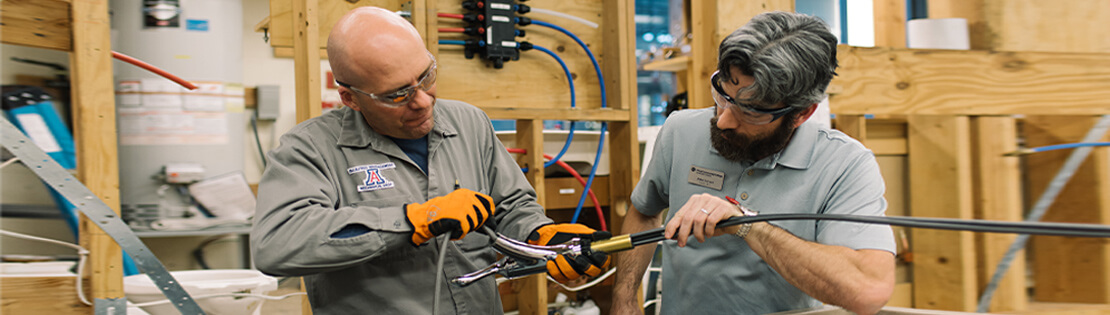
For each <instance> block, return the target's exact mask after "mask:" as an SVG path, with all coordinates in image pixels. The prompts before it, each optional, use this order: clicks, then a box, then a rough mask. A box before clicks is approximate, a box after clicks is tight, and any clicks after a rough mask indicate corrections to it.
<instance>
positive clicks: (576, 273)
mask: <svg viewBox="0 0 1110 315" xmlns="http://www.w3.org/2000/svg"><path fill="white" fill-rule="evenodd" d="M611 236H612V235H611V234H609V232H598V231H597V230H594V229H591V228H589V227H587V226H585V225H581V224H565V223H564V224H550V225H544V226H541V227H539V228H537V229H536V230H535V231H532V234H530V235H529V236H528V243H529V244H532V245H555V244H561V243H565V242H567V241H570V240H571V239H572V238H575V237H577V238H579V239H582V240H584V241H595V240H603V239H608V238H609V237H611ZM609 261H610V259H609V255H608V254H605V253H602V252H594V253H592V255H570V256H568V255H559V257H557V258H555V259H554V260H548V261H547V274H549V275H551V277H552V278H555V280H556V281H559V282H563V283H565V282H568V281H571V280H574V279H578V277H581V276H582V275H589V276H591V277H597V276H598V275H600V274H601V272H602V271H604V270H605V269H608V268H609Z"/></svg>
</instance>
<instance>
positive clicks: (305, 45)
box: [291, 0, 322, 123]
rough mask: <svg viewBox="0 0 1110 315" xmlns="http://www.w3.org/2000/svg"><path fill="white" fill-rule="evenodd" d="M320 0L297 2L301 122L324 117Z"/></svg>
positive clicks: (295, 22) (296, 52) (296, 66)
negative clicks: (322, 115) (321, 102)
mask: <svg viewBox="0 0 1110 315" xmlns="http://www.w3.org/2000/svg"><path fill="white" fill-rule="evenodd" d="M316 1H317V0H297V1H293V14H292V16H291V18H292V19H293V26H294V32H293V34H294V36H293V38H294V41H293V50H294V57H293V64H294V66H293V67H294V71H293V75H294V76H296V80H297V82H296V85H297V92H296V100H297V101H296V104H297V114H296V115H297V123H301V122H303V121H305V120H308V119H309V118H312V117H316V116H320V112H321V111H322V108H321V106H320V49H318V48H317V47H320V45H321V43H320V34H319V32H317V30H318V29H319V28H320V27H319V23H320V22H319V19H318V16H317V14H318V12H317V3H316Z"/></svg>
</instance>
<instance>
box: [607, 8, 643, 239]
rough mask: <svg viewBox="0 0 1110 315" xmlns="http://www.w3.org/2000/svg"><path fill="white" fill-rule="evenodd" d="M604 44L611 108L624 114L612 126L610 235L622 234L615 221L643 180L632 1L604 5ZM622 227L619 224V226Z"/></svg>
mask: <svg viewBox="0 0 1110 315" xmlns="http://www.w3.org/2000/svg"><path fill="white" fill-rule="evenodd" d="M602 6H603V8H602V12H604V14H605V18H604V19H603V20H602V28H603V30H602V32H603V34H602V38H603V40H602V42H604V43H605V44H606V47H605V50H606V51H607V52H609V53H608V54H607V55H606V58H605V59H604V60H603V61H604V62H603V63H602V67H603V69H602V72H603V73H605V76H606V79H605V85H606V89H607V91H606V93H607V94H608V98H607V100H606V102H607V104H608V106H609V108H612V109H614V110H621V111H623V112H624V115H623V117H622V118H623V119H622V120H621V121H613V122H610V123H609V134H608V135H607V136H608V140H609V191H610V192H611V193H610V195H609V196H610V201H609V204H610V205H611V207H610V209H612V211H610V214H609V218H608V222H609V223H611V224H608V227H609V229H610V231H619V230H616V228H618V227H619V225H616V224H612V223H613V219H614V218H618V217H624V214H625V213H626V211H627V210H628V207H629V206H630V205H631V203H630V202H629V199H628V198H629V196H631V195H632V189H633V188H635V185H636V182H638V181H639V180H640V145H639V143H640V142H639V136H638V135H637V132H638V131H639V130H638V127H637V126H638V125H639V124H638V115H639V112H638V110H637V107H638V106H637V105H636V59H635V58H636V57H635V56H636V54H635V50H636V47H635V42H636V41H635V38H634V37H635V34H636V32H635V21H634V19H635V17H634V15H635V9H634V8H633V7H634V6H635V3H634V1H632V0H606V1H604V2H603V3H602ZM616 223H619V222H616Z"/></svg>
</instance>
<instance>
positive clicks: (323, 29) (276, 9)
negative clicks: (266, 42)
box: [269, 0, 407, 48]
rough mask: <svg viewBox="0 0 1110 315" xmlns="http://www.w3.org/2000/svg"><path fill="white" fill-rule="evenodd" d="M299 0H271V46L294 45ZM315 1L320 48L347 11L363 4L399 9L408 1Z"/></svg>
mask: <svg viewBox="0 0 1110 315" xmlns="http://www.w3.org/2000/svg"><path fill="white" fill-rule="evenodd" d="M297 1H301V0H270V22H271V23H270V28H269V33H270V46H274V47H293V29H294V26H293V23H292V21H293V4H294V3H295V2H297ZM302 2H303V1H302ZM315 2H316V3H317V7H318V13H317V15H318V16H319V19H320V25H319V28H318V32H317V33H316V35H317V36H318V37H319V38H321V39H322V41H321V42H320V48H324V47H325V45H326V44H327V38H328V34H331V27H332V25H335V21H338V20H339V17H341V16H343V15H344V14H347V11H350V10H351V9H354V8H356V7H361V6H376V7H382V8H385V9H388V10H393V11H399V10H401V3H404V2H407V1H401V0H360V1H355V3H351V2H350V1H338V0H317V1H315Z"/></svg>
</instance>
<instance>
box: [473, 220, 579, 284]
mask: <svg viewBox="0 0 1110 315" xmlns="http://www.w3.org/2000/svg"><path fill="white" fill-rule="evenodd" d="M491 246H493V249H494V250H495V251H497V252H498V253H500V254H501V255H503V256H504V257H501V259H500V260H498V261H497V262H495V263H493V264H492V265H489V266H488V267H485V268H482V269H479V270H477V271H474V272H471V273H468V274H465V275H462V276H459V277H456V278H455V279H452V280H451V283H454V284H456V285H459V286H462V287H465V286H467V285H470V284H471V283H474V282H476V281H478V280H481V279H482V278H485V277H488V276H490V275H493V274H499V275H501V276H503V277H505V278H508V279H515V278H519V277H524V276H528V275H533V274H537V273H544V272H547V261H549V260H552V259H555V258H556V257H558V256H559V255H564V254H569V255H575V254H579V253H581V252H582V242H581V240H580V239H578V238H574V239H571V240H570V241H568V242H566V243H562V244H558V245H548V246H541V245H531V244H528V243H524V242H521V241H518V240H514V239H511V238H509V237H506V236H504V235H501V234H500V233H496V236H495V237H493V244H492V245H491Z"/></svg>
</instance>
